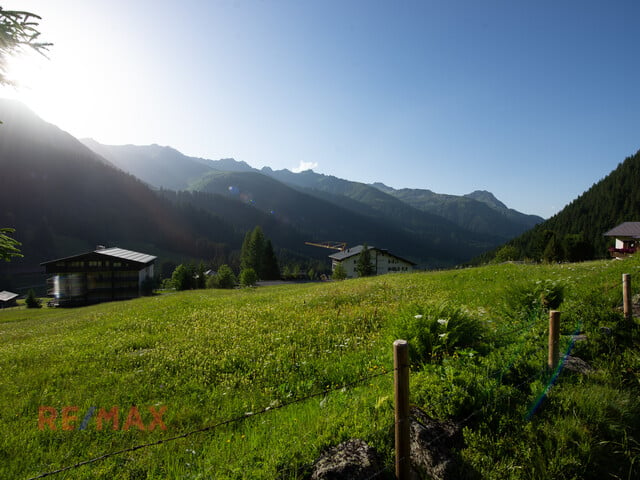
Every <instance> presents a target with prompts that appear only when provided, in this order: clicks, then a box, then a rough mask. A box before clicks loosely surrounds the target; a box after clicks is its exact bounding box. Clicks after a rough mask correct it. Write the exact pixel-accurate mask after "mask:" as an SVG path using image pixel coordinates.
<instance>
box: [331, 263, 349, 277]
mask: <svg viewBox="0 0 640 480" xmlns="http://www.w3.org/2000/svg"><path fill="white" fill-rule="evenodd" d="M331 278H333V279H334V280H344V279H345V278H347V271H346V270H345V269H344V266H343V265H342V264H341V263H339V264H337V265H336V267H335V268H334V269H333V275H332V276H331Z"/></svg>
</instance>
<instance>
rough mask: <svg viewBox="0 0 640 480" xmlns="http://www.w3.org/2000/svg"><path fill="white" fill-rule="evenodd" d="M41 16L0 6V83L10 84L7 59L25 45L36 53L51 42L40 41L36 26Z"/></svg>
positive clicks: (43, 50) (44, 48)
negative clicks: (4, 8)
mask: <svg viewBox="0 0 640 480" xmlns="http://www.w3.org/2000/svg"><path fill="white" fill-rule="evenodd" d="M36 20H41V18H40V17H39V16H38V15H36V14H35V13H30V12H22V11H14V10H3V9H2V7H0V85H3V84H5V85H7V84H8V85H10V84H11V83H12V81H11V80H10V79H9V78H7V76H6V70H7V59H8V58H9V57H10V56H11V55H12V54H14V53H16V52H19V51H20V50H22V49H24V48H25V47H29V48H31V49H33V50H35V51H36V52H38V53H41V54H44V52H45V51H46V50H47V49H48V48H49V47H50V46H51V43H45V42H40V41H39V37H40V32H39V31H38V29H37V28H36V27H37V26H38V22H36Z"/></svg>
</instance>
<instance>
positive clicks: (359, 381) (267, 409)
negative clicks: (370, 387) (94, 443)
mask: <svg viewBox="0 0 640 480" xmlns="http://www.w3.org/2000/svg"><path fill="white" fill-rule="evenodd" d="M394 372H395V369H390V370H386V371H384V372H380V373H376V374H373V375H367V376H366V377H362V378H359V379H357V380H354V381H352V382H347V383H344V384H342V385H339V386H334V387H331V388H325V389H324V390H322V391H320V392H316V393H312V394H309V395H305V396H303V397H300V398H297V399H295V400H291V401H289V402H283V403H280V404H278V405H275V406H269V407H265V408H263V409H261V410H258V411H256V412H247V413H245V414H243V415H238V416H236V417H233V418H229V419H227V420H223V421H221V422H218V423H214V424H212V425H208V426H206V427H202V428H198V429H196V430H191V431H189V432H185V433H182V434H180V435H175V436H173V437H169V438H162V439H160V440H156V441H154V442H149V443H143V444H140V445H135V446H133V447H128V448H123V449H121V450H116V451H113V452H109V453H105V454H104V455H100V456H98V457H94V458H91V459H88V460H83V461H82V462H78V463H76V464H74V465H69V466H66V467H62V468H59V469H57V470H52V471H49V472H44V473H41V474H39V475H36V476H35V477H30V478H29V479H28V480H37V479H39V478H45V477H48V476H51V475H55V474H58V473H63V472H66V471H69V470H73V469H76V468H79V467H82V466H84V465H89V464H91V463H96V462H99V461H101V460H105V459H107V458H110V457H114V456H117V455H122V454H124V453H129V452H134V451H136V450H140V449H143V448H148V447H153V446H156V445H161V444H163V443H169V442H173V441H175V440H180V439H182V438H186V437H189V436H191V435H195V434H197V433H203V432H208V431H211V430H215V429H216V428H220V427H223V426H225V425H230V424H232V423H236V422H240V421H243V420H246V419H248V418H252V417H257V416H259V415H263V414H265V413H269V412H271V411H274V410H280V409H282V408H285V407H288V406H290V405H294V404H297V403H302V402H305V401H307V400H310V399H312V398H317V397H322V396H325V395H328V394H330V393H333V392H337V391H340V390H344V389H347V388H351V387H355V386H358V385H360V384H362V383H365V382H368V381H371V380H373V379H374V378H378V377H382V376H385V375H390V374H392V373H394Z"/></svg>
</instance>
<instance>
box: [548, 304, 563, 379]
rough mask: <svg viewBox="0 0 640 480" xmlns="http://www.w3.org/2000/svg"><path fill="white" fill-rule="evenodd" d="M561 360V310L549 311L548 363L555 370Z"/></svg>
mask: <svg viewBox="0 0 640 480" xmlns="http://www.w3.org/2000/svg"><path fill="white" fill-rule="evenodd" d="M559 360H560V312H558V311H557V310H551V311H550V312H549V359H548V361H547V365H548V366H549V368H550V369H551V370H555V368H556V367H557V366H558V361H559Z"/></svg>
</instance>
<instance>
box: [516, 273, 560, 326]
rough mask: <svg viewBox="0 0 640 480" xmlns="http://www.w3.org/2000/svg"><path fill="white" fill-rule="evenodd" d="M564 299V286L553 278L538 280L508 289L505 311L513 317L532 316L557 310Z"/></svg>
mask: <svg viewBox="0 0 640 480" xmlns="http://www.w3.org/2000/svg"><path fill="white" fill-rule="evenodd" d="M563 300H564V286H563V285H562V284H560V283H558V282H556V281H553V280H537V281H535V282H533V281H531V282H526V283H521V284H516V285H513V286H512V287H510V288H508V289H507V296H506V298H505V305H504V306H505V312H504V313H506V314H507V315H508V316H510V317H511V318H514V319H515V318H520V319H521V318H530V317H531V316H539V315H542V314H544V313H547V312H549V310H556V309H557V308H558V307H559V306H560V304H561V303H562V301H563Z"/></svg>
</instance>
